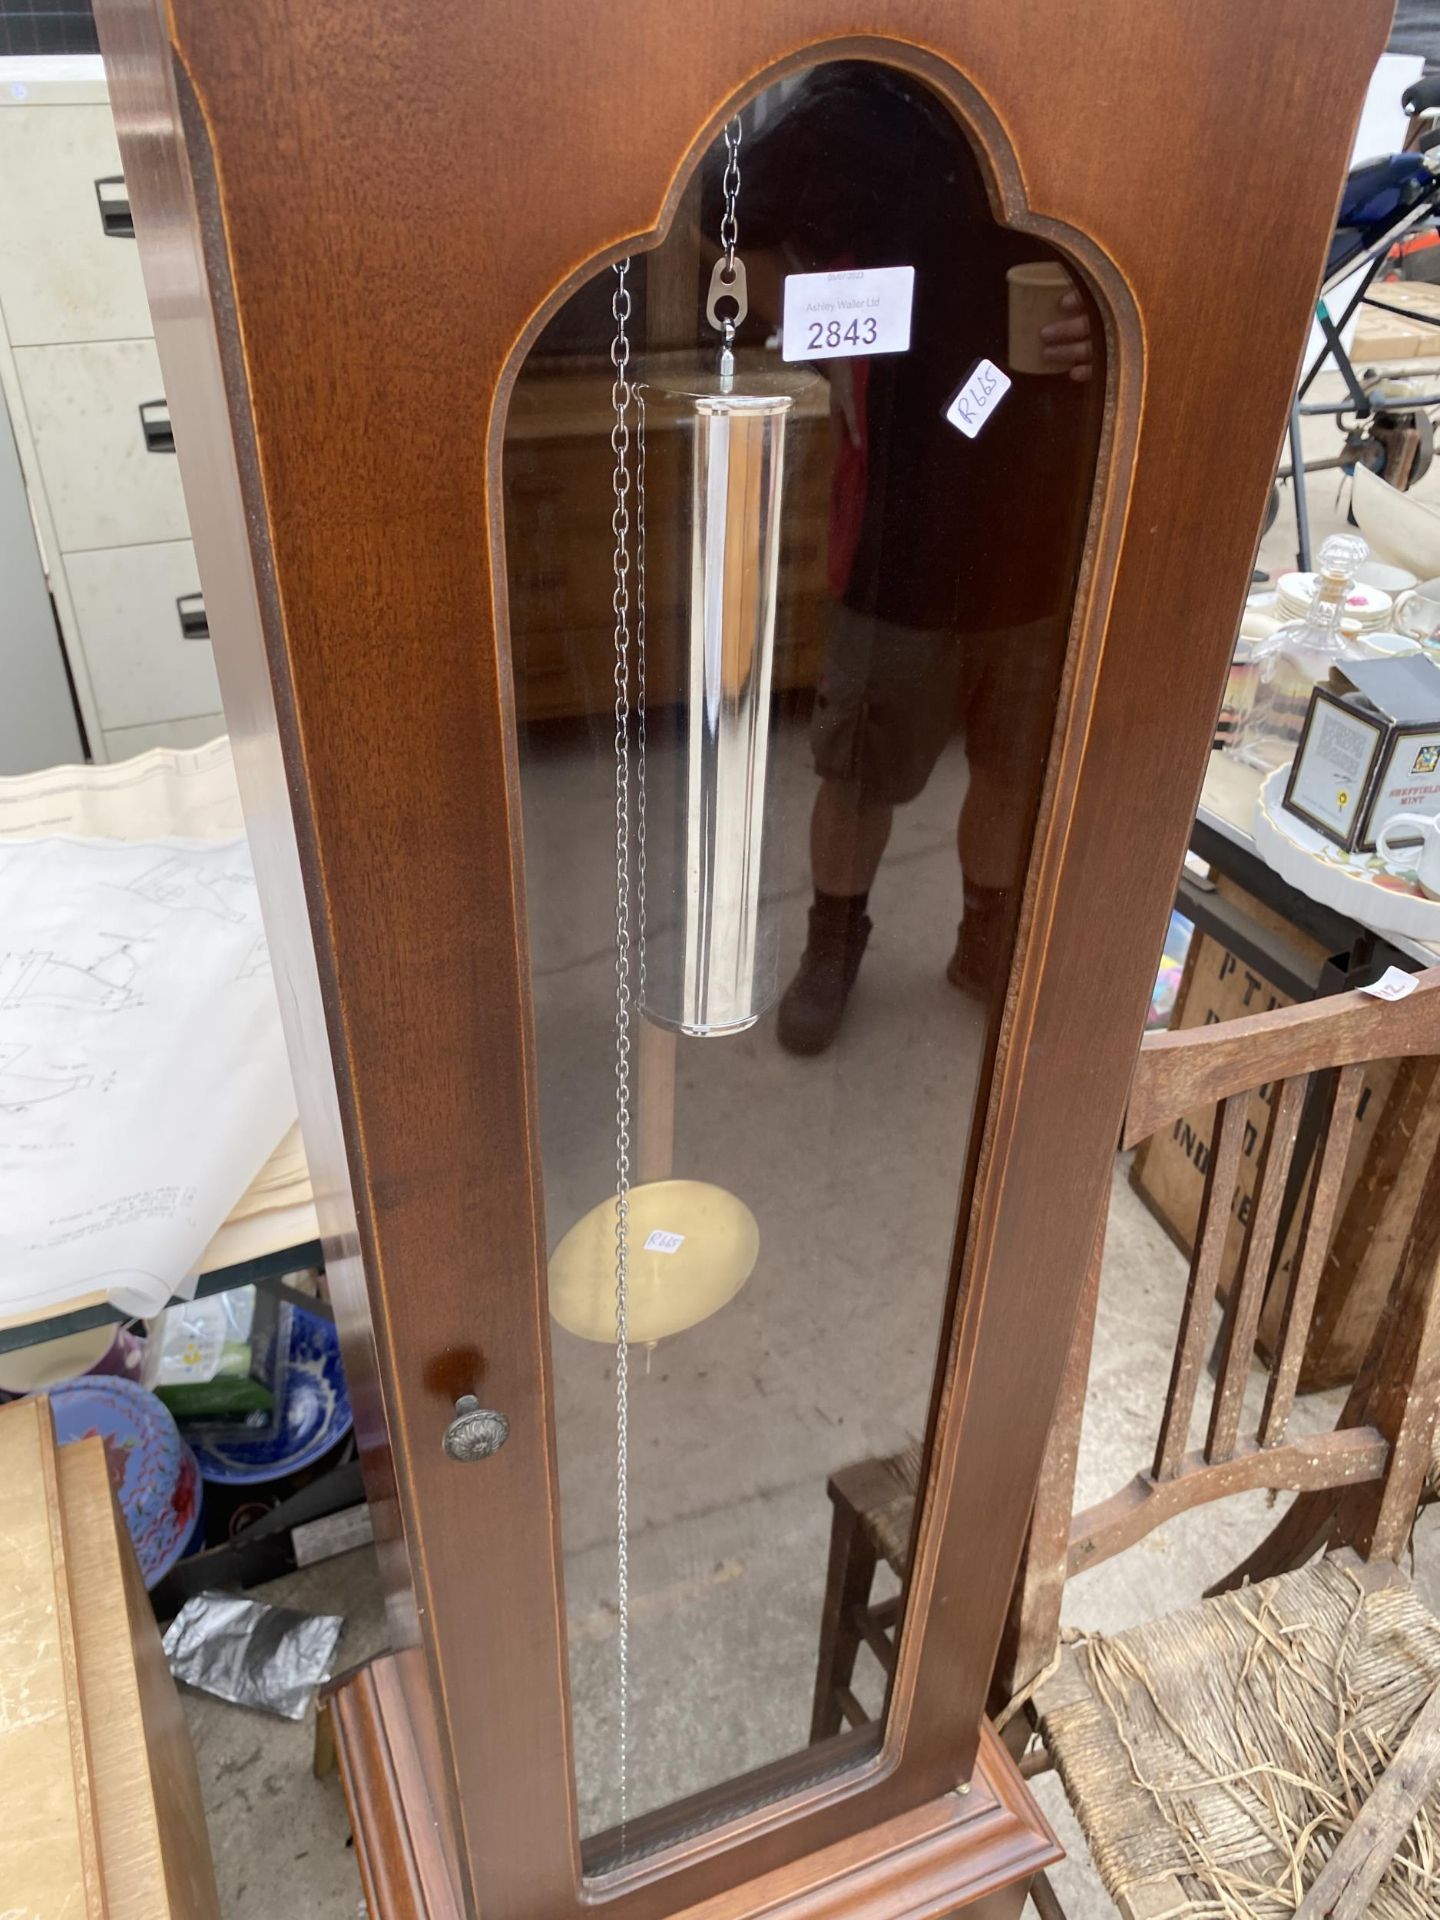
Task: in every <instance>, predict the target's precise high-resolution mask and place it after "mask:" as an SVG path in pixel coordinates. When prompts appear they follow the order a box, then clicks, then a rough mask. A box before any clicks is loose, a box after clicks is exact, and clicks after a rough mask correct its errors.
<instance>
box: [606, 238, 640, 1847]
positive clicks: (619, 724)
mask: <svg viewBox="0 0 1440 1920" xmlns="http://www.w3.org/2000/svg"><path fill="white" fill-rule="evenodd" d="M629 272H630V262H629V260H628V259H627V260H621V261H618V262H617V263H616V267H615V292H614V296H613V298H612V300H611V303H610V311H611V314H612V315H613V317H614V321H615V337H614V339H613V340H612V342H611V345H610V363H611V365H612V366H613V367H614V369H615V377H614V381H613V384H612V386H611V390H610V398H611V403H612V405H613V407H614V410H615V423H614V425H613V426H612V428H611V429H610V446H611V449H612V450H613V452H614V455H615V470H614V476H613V483H612V484H613V490H614V495H615V510H614V512H613V514H612V515H611V520H610V524H611V529H612V531H613V533H614V536H615V554H614V561H615V592H614V597H613V606H614V609H615V1589H616V1591H615V1611H616V1621H617V1646H616V1658H617V1680H618V1685H619V1728H618V1731H617V1736H616V1744H617V1750H618V1751H617V1759H618V1771H619V1776H620V1777H619V1795H620V1844H621V1846H622V1847H623V1846H624V1844H625V1827H626V1824H627V1822H628V1820H629V1817H630V1793H629V1754H630V1488H629V1479H630V1015H631V988H630V402H631V397H632V393H631V386H630V340H629V336H628V334H627V332H626V323H627V322H628V321H629V318H630V289H629V286H628V284H627V280H628V275H629ZM642 711H643V709H642Z"/></svg>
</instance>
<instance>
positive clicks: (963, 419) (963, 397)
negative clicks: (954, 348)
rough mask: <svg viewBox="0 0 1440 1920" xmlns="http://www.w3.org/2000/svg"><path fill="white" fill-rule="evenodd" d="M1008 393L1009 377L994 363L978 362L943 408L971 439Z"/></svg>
mask: <svg viewBox="0 0 1440 1920" xmlns="http://www.w3.org/2000/svg"><path fill="white" fill-rule="evenodd" d="M1009 391H1010V376H1009V374H1008V373H1002V372H1001V371H1000V369H999V367H997V366H996V365H995V362H994V361H993V360H979V361H977V362H976V363H975V365H974V366H973V367H972V368H971V370H970V372H969V373H967V374H966V376H965V380H964V383H963V385H962V386H961V388H960V391H959V392H958V393H957V394H956V395H955V398H954V399H953V400H952V401H951V402H950V404H949V406H948V407H947V408H946V409H945V418H946V419H947V420H948V421H949V422H950V424H951V426H952V427H958V428H959V429H960V431H961V433H963V434H964V436H965V438H966V439H967V440H973V439H974V438H975V436H976V434H977V433H979V431H980V429H981V428H982V427H983V426H984V424H985V422H986V421H987V420H988V419H989V418H990V416H991V414H992V413H993V412H994V411H995V409H996V407H998V406H999V404H1000V402H1001V401H1002V400H1003V399H1004V398H1005V396H1006V394H1007V393H1008V392H1009Z"/></svg>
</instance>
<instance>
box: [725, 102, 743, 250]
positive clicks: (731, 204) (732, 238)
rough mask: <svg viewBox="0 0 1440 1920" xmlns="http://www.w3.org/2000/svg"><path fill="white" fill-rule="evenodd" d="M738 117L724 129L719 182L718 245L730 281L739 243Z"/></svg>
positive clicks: (737, 115)
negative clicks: (722, 198) (722, 169)
mask: <svg viewBox="0 0 1440 1920" xmlns="http://www.w3.org/2000/svg"><path fill="white" fill-rule="evenodd" d="M740 138H741V128H740V116H739V114H738V113H737V114H736V116H735V118H734V119H733V120H732V121H731V122H730V124H729V126H727V127H726V129H725V176H724V178H723V179H722V180H721V182H720V190H721V192H722V193H723V194H724V195H725V211H724V213H723V214H721V216H720V244H721V246H722V247H723V248H724V249H725V277H726V278H727V279H730V278H732V277H733V276H734V272H735V249H736V247H737V245H738V244H739V241H740V229H739V227H738V226H737V224H736V217H735V202H736V200H737V199H738V197H739V194H740Z"/></svg>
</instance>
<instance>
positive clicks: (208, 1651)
mask: <svg viewBox="0 0 1440 1920" xmlns="http://www.w3.org/2000/svg"><path fill="white" fill-rule="evenodd" d="M344 1627H345V1622H344V1619H343V1618H342V1617H341V1615H339V1614H338V1613H300V1612H298V1611H297V1610H296V1609H295V1608H293V1607H271V1606H267V1605H266V1603H265V1602H264V1601H263V1600H251V1599H248V1598H247V1597H246V1596H245V1595H244V1594H241V1593H198V1594H196V1595H195V1597H194V1599H193V1600H187V1601H186V1602H185V1604H184V1606H183V1607H182V1608H181V1609H180V1611H179V1613H177V1614H176V1616H175V1618H174V1619H173V1620H172V1621H171V1622H170V1625H169V1626H168V1627H167V1628H166V1630H165V1657H166V1658H167V1660H168V1661H169V1662H170V1671H171V1673H173V1674H174V1676H175V1678H176V1679H177V1680H180V1681H183V1682H184V1684H185V1685H186V1686H187V1687H194V1688H195V1689H196V1690H197V1691H198V1692H200V1693H212V1694H214V1695H215V1697H216V1699H218V1700H229V1701H231V1702H232V1703H233V1704H234V1705H235V1706H237V1707H256V1708H258V1709H259V1711H260V1712H261V1713H275V1714H279V1715H280V1717H281V1718H282V1719H284V1720H303V1719H304V1717H305V1710H306V1708H307V1707H308V1706H309V1705H310V1703H311V1701H312V1700H313V1699H314V1698H315V1694H316V1692H317V1690H318V1689H319V1687H320V1684H321V1682H322V1681H324V1680H325V1679H326V1678H327V1677H328V1676H329V1673H330V1663H331V1661H332V1660H333V1659H334V1657H335V1648H336V1646H337V1645H338V1643H339V1640H340V1635H341V1633H342V1632H343V1630H344Z"/></svg>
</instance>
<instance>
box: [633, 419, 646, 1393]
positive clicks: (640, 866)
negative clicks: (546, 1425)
mask: <svg viewBox="0 0 1440 1920" xmlns="http://www.w3.org/2000/svg"><path fill="white" fill-rule="evenodd" d="M634 392H635V409H636V429H637V432H636V443H635V444H636V454H635V954H636V960H637V963H638V982H639V995H640V1008H641V1011H642V1012H643V1011H644V1007H645V707H646V686H645V389H644V387H643V386H639V385H637V386H636V387H635V389H634ZM647 1365H648V1363H647Z"/></svg>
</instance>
